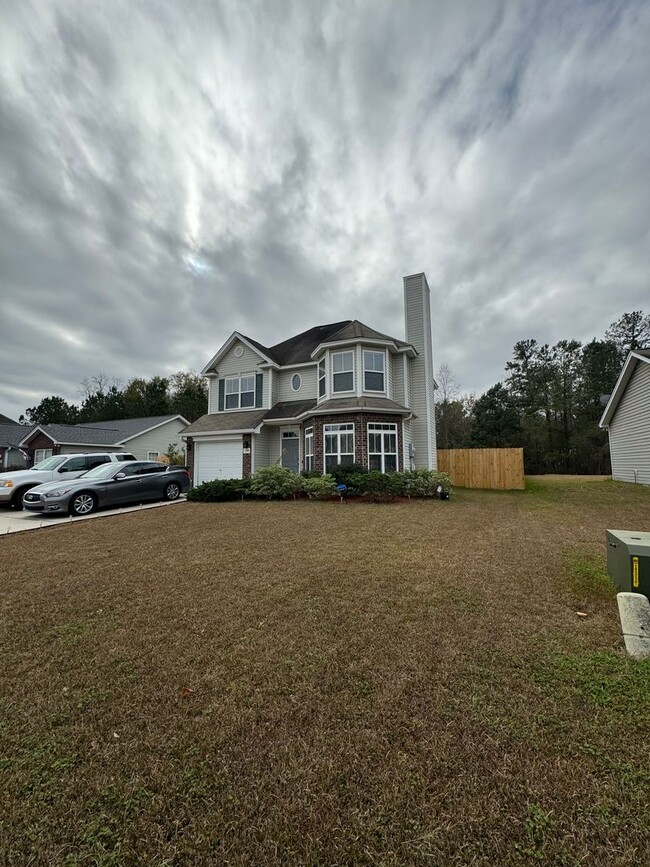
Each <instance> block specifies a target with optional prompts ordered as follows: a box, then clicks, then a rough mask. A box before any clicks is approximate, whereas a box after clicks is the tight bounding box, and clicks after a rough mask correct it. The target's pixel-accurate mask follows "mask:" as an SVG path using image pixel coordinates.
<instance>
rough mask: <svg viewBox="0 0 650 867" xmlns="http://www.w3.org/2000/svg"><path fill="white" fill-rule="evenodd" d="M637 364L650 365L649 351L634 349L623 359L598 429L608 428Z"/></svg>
mask: <svg viewBox="0 0 650 867" xmlns="http://www.w3.org/2000/svg"><path fill="white" fill-rule="evenodd" d="M639 364H650V349H635V350H634V352H630V354H629V355H628V357H627V358H626V359H625V364H624V365H623V370H622V371H621V373H620V376H619V377H618V380H617V381H616V385H615V386H614V391H613V392H612V393H611V396H610V398H609V401H608V403H607V406H606V407H605V412H604V413H603V416H602V418H601V420H600V422H599V426H600V427H608V425H609V423H610V422H611V420H612V417H613V415H614V413H615V412H616V407H617V406H618V404H619V402H620V400H621V398H622V397H623V394H624V393H625V389H626V388H627V384H628V382H629V381H630V379H631V378H632V376H633V374H634V371H635V370H636V368H637V365H639Z"/></svg>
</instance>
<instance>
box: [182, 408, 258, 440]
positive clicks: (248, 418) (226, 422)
mask: <svg viewBox="0 0 650 867" xmlns="http://www.w3.org/2000/svg"><path fill="white" fill-rule="evenodd" d="M267 412H268V410H266V409H261V410H259V411H258V412H252V411H251V410H244V411H243V412H213V413H208V414H207V415H202V416H201V418H198V419H197V420H196V421H194V422H192V424H191V425H189V426H188V427H186V428H184V429H183V430H182V431H181V433H182V434H183V436H185V434H197V433H213V432H214V433H228V431H234V430H243V431H252V430H254V429H255V428H256V427H257V426H258V425H259V423H260V422H261V421H262V419H263V418H264V416H265V415H266V413H267Z"/></svg>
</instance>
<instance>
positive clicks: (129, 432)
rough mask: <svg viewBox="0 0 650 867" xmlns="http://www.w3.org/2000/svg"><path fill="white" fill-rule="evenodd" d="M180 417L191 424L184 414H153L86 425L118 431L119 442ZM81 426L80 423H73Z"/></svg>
mask: <svg viewBox="0 0 650 867" xmlns="http://www.w3.org/2000/svg"><path fill="white" fill-rule="evenodd" d="M176 418H178V419H180V420H181V421H182V422H184V423H185V424H189V422H188V420H187V419H186V418H183V416H182V415H178V414H177V415H153V416H148V417H145V418H119V419H115V420H111V421H91V422H88V423H87V424H85V425H84V427H91V428H96V429H97V428H101V429H103V430H111V431H116V432H117V435H118V438H119V442H126V441H127V440H130V439H133V437H136V436H141V435H142V434H143V433H145V431H150V430H153V429H154V428H157V427H160V426H161V425H164V424H167V422H169V421H173V420H174V419H176ZM73 427H79V425H73Z"/></svg>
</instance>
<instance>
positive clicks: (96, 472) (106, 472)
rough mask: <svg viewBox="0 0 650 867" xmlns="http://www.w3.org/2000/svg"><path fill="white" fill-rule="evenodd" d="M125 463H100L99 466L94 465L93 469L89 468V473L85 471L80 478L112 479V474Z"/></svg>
mask: <svg viewBox="0 0 650 867" xmlns="http://www.w3.org/2000/svg"><path fill="white" fill-rule="evenodd" d="M122 466H123V464H120V465H118V466H116V465H115V463H113V462H111V463H110V464H100V465H99V466H98V467H93V468H92V470H88V472H87V473H84V474H83V475H82V476H79V478H80V479H110V478H111V476H112V475H113V474H114V473H115V472H117V470H118V468H119V469H121V468H122Z"/></svg>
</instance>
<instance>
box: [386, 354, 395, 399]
mask: <svg viewBox="0 0 650 867" xmlns="http://www.w3.org/2000/svg"><path fill="white" fill-rule="evenodd" d="M394 361H395V357H394V356H393V355H391V354H390V352H387V353H386V387H387V391H386V394H387V396H388V397H389V398H390V399H391V400H394V398H393V394H394V388H395V385H394V382H393V364H394Z"/></svg>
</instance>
